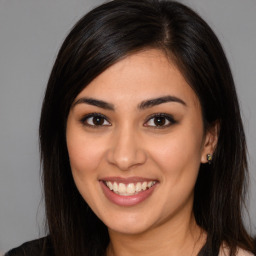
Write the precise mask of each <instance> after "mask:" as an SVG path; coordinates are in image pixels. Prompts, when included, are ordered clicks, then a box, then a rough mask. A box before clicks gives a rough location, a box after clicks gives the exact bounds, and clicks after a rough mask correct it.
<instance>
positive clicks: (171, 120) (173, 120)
mask: <svg viewBox="0 0 256 256" xmlns="http://www.w3.org/2000/svg"><path fill="white" fill-rule="evenodd" d="M157 117H164V118H166V120H168V121H169V122H170V123H169V124H167V125H163V126H157V125H155V126H153V125H146V124H147V123H148V122H149V121H150V120H151V119H153V118H157ZM176 123H177V121H176V120H175V119H174V117H173V116H172V115H170V114H166V113H154V114H152V115H150V116H149V117H148V118H147V119H146V121H145V123H144V126H146V127H150V128H154V129H164V128H167V127H169V126H171V125H173V124H176Z"/></svg>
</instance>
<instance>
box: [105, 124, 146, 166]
mask: <svg viewBox="0 0 256 256" xmlns="http://www.w3.org/2000/svg"><path fill="white" fill-rule="evenodd" d="M146 159H147V154H146V151H145V149H144V148H143V145H142V143H141V138H140V136H139V134H137V133H136V131H135V130H133V129H129V128H124V129H122V130H121V131H119V132H118V131H116V132H115V134H113V137H112V139H111V145H110V148H109V150H108V152H107V160H108V162H109V163H110V164H112V165H115V166H116V167H118V169H120V170H122V171H126V170H129V169H131V168H132V167H135V166H139V165H142V164H144V163H145V162H146Z"/></svg>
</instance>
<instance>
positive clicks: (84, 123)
mask: <svg viewBox="0 0 256 256" xmlns="http://www.w3.org/2000/svg"><path fill="white" fill-rule="evenodd" d="M91 117H101V118H104V119H105V120H106V121H107V122H108V123H109V125H104V124H103V125H90V124H88V123H86V120H88V119H89V118H91ZM80 122H81V123H82V124H83V125H84V126H87V127H91V128H100V127H104V126H111V123H110V121H109V120H108V118H107V117H106V116H105V115H103V114H101V113H97V112H94V113H89V114H86V115H84V116H83V117H82V118H81V119H80Z"/></svg>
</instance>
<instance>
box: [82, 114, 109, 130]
mask: <svg viewBox="0 0 256 256" xmlns="http://www.w3.org/2000/svg"><path fill="white" fill-rule="evenodd" d="M81 122H82V124H83V125H86V126H91V127H100V126H111V124H110V122H109V121H108V120H107V118H106V117H105V116H104V115H102V114H100V113H92V114H89V115H86V116H85V117H83V118H82V120H81Z"/></svg>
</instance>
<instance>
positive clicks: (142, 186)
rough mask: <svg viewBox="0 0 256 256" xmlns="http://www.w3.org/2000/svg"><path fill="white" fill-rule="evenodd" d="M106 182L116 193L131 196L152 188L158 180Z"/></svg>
mask: <svg viewBox="0 0 256 256" xmlns="http://www.w3.org/2000/svg"><path fill="white" fill-rule="evenodd" d="M105 184H106V185H107V187H108V188H109V189H110V190H112V191H113V192H114V193H116V194H119V195H122V196H130V195H135V194H137V193H139V192H140V191H145V190H146V189H148V188H151V187H152V186H153V185H155V184H156V181H149V182H146V181H144V182H143V183H141V182H137V183H128V184H124V183H119V184H118V183H117V182H111V181H106V182H105Z"/></svg>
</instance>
